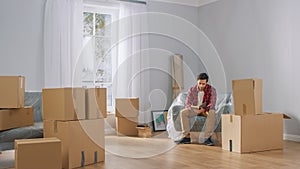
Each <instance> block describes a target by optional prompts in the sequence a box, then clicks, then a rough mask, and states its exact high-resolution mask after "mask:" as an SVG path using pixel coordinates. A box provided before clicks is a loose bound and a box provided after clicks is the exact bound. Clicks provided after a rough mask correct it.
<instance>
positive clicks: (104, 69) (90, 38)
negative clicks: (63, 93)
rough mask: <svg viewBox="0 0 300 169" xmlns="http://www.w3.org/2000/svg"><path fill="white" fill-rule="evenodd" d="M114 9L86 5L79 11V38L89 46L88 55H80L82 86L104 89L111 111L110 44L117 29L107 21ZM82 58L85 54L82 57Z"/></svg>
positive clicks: (112, 17)
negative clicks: (80, 22) (81, 17)
mask: <svg viewBox="0 0 300 169" xmlns="http://www.w3.org/2000/svg"><path fill="white" fill-rule="evenodd" d="M117 16H118V9H117V8H112V7H103V6H99V5H94V4H93V5H91V4H86V5H85V6H84V12H83V38H84V41H85V42H88V43H90V45H91V46H92V47H91V48H90V49H89V50H90V51H89V52H90V53H92V54H91V56H89V57H86V58H83V59H84V60H86V62H87V63H89V64H87V65H89V66H84V68H83V70H82V74H83V76H82V85H83V86H86V87H103V88H107V110H108V111H113V107H112V106H113V105H114V103H113V101H114V100H113V95H112V80H113V72H115V68H116V64H115V63H116V62H115V59H116V54H117V51H116V49H114V48H111V47H112V42H113V38H117V31H116V30H114V29H112V28H111V27H110V26H109V24H111V23H112V22H113V21H114V20H116V19H117ZM84 57H85V56H84Z"/></svg>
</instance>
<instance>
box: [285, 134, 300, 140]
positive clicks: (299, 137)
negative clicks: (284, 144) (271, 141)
mask: <svg viewBox="0 0 300 169" xmlns="http://www.w3.org/2000/svg"><path fill="white" fill-rule="evenodd" d="M283 140H289V141H296V142H300V136H299V135H292V134H284V135H283Z"/></svg>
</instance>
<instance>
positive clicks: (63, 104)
mask: <svg viewBox="0 0 300 169" xmlns="http://www.w3.org/2000/svg"><path fill="white" fill-rule="evenodd" d="M42 99H43V100H42V102H43V119H44V120H82V119H85V89H84V88H53V89H43V92H42Z"/></svg>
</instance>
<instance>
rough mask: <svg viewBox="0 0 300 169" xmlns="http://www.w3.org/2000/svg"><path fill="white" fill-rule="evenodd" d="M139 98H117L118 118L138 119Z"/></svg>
mask: <svg viewBox="0 0 300 169" xmlns="http://www.w3.org/2000/svg"><path fill="white" fill-rule="evenodd" d="M138 114H139V98H116V117H138Z"/></svg>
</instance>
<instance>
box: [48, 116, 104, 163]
mask: <svg viewBox="0 0 300 169" xmlns="http://www.w3.org/2000/svg"><path fill="white" fill-rule="evenodd" d="M44 137H57V138H59V139H60V140H61V142H62V154H61V157H62V166H63V168H64V169H69V168H76V167H82V166H85V165H89V164H94V163H98V162H102V161H104V159H105V144H104V119H95V120H80V121H49V120H46V121H44Z"/></svg>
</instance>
